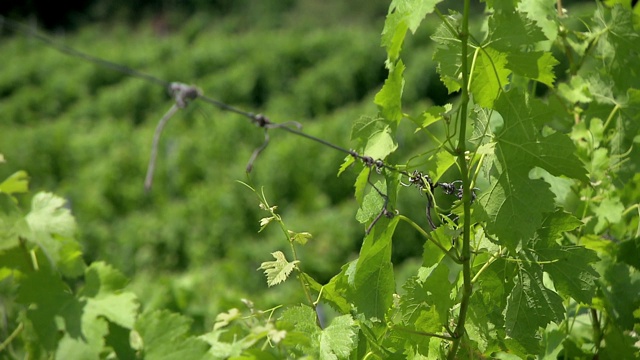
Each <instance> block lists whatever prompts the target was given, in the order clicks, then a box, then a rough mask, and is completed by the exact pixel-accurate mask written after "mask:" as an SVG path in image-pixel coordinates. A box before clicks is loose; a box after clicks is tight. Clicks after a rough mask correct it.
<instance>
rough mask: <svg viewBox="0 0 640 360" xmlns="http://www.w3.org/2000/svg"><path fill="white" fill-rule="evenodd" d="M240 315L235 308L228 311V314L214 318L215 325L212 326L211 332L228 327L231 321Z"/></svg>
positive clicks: (221, 314)
mask: <svg viewBox="0 0 640 360" xmlns="http://www.w3.org/2000/svg"><path fill="white" fill-rule="evenodd" d="M241 316H242V314H240V311H239V310H238V309H236V308H233V309H230V310H229V312H226V313H225V312H223V313H220V314H218V315H217V316H216V323H215V324H214V325H213V330H218V329H220V328H223V327H225V326H227V325H229V324H230V323H231V322H232V321H234V320H236V319H238V318H240V317H241Z"/></svg>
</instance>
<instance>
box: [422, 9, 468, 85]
mask: <svg viewBox="0 0 640 360" xmlns="http://www.w3.org/2000/svg"><path fill="white" fill-rule="evenodd" d="M447 21H449V23H451V24H452V26H454V27H456V28H457V27H459V25H460V24H459V20H458V17H456V16H448V17H447ZM431 39H432V40H433V41H435V43H436V44H437V45H436V51H435V52H434V53H433V60H435V61H436V63H437V66H436V69H437V71H438V74H440V80H442V82H443V83H444V85H445V86H446V87H447V90H448V91H449V93H453V92H456V91H458V90H460V88H461V86H462V75H461V74H462V68H461V65H460V64H461V63H462V48H461V46H460V40H458V35H457V34H455V33H454V32H452V31H451V29H450V28H449V27H448V26H445V25H444V24H442V25H440V26H439V27H438V29H437V30H436V32H435V33H434V34H433V35H432V36H431ZM467 54H468V55H467V61H468V62H467V63H468V64H471V62H472V58H473V54H474V49H473V48H472V47H471V46H468V48H467Z"/></svg>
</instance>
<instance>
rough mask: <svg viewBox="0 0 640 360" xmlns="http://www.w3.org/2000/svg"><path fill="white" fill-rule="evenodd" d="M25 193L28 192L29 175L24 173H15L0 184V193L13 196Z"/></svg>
mask: <svg viewBox="0 0 640 360" xmlns="http://www.w3.org/2000/svg"><path fill="white" fill-rule="evenodd" d="M27 191H29V175H27V172H26V171H17V172H15V173H13V174H12V175H11V176H9V177H8V178H7V179H6V180H4V181H3V182H2V183H0V193H5V194H8V195H13V194H23V193H26V192H27ZM16 202H17V201H16Z"/></svg>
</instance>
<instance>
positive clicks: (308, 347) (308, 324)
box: [278, 305, 357, 360]
mask: <svg viewBox="0 0 640 360" xmlns="http://www.w3.org/2000/svg"><path fill="white" fill-rule="evenodd" d="M278 326H279V327H280V328H283V329H285V330H287V336H286V337H285V339H284V340H283V341H284V343H285V344H289V345H292V346H295V347H296V348H298V349H300V350H301V351H302V352H304V353H305V354H306V355H315V356H316V358H319V359H323V360H324V359H326V360H337V359H346V358H348V356H349V354H351V352H352V351H353V349H354V348H355V345H356V343H357V333H356V324H355V321H354V320H353V318H352V317H351V315H342V316H338V317H335V318H334V319H333V320H332V321H331V324H329V326H327V327H326V328H325V329H320V328H319V327H318V326H317V325H316V313H315V312H314V311H313V309H311V308H310V307H308V306H305V305H300V306H295V307H292V308H289V309H287V310H285V311H284V312H283V313H282V316H281V317H280V318H279V319H278Z"/></svg>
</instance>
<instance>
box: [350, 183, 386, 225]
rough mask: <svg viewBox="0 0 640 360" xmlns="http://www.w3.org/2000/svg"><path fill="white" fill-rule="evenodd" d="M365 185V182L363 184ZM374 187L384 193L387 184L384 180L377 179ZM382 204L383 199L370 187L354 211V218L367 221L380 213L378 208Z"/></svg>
mask: <svg viewBox="0 0 640 360" xmlns="http://www.w3.org/2000/svg"><path fill="white" fill-rule="evenodd" d="M364 185H366V183H365V184H364ZM375 186H376V188H378V190H380V191H382V193H385V192H386V191H387V185H386V183H385V182H383V181H381V180H379V181H376V183H375ZM383 205H384V199H383V198H382V197H381V196H380V194H378V192H377V191H375V189H370V190H369V192H368V193H367V195H365V196H364V199H363V200H362V205H361V206H360V208H359V209H358V212H357V213H356V220H358V221H359V222H360V223H362V224H365V223H367V222H368V221H370V220H372V219H374V218H375V217H376V216H378V214H380V210H382V206H383Z"/></svg>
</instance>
